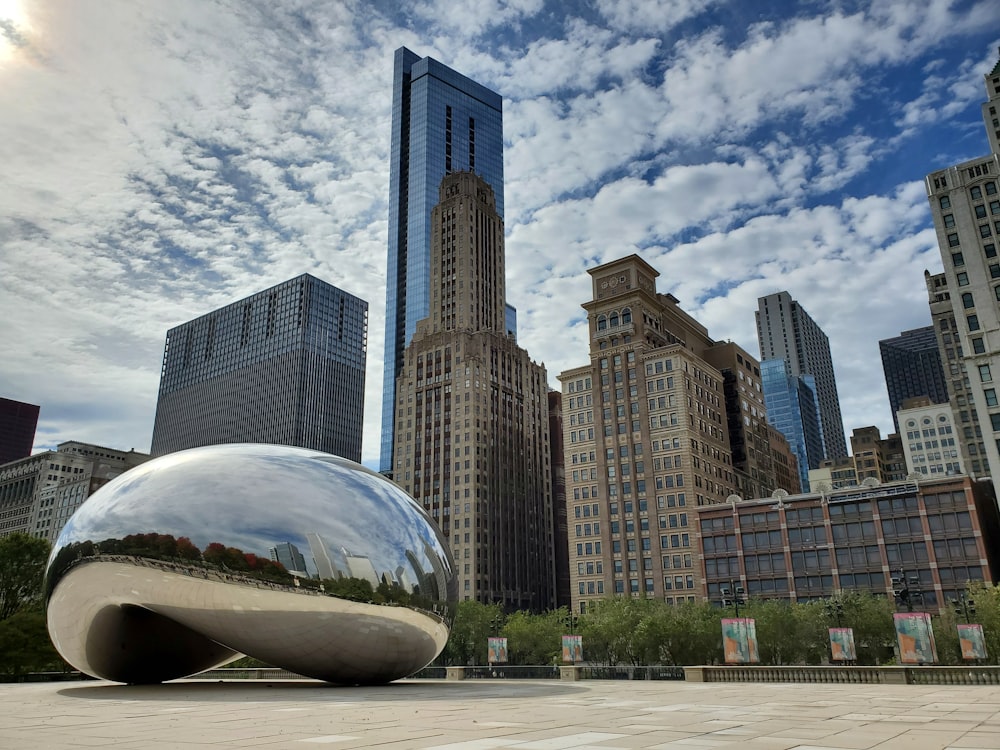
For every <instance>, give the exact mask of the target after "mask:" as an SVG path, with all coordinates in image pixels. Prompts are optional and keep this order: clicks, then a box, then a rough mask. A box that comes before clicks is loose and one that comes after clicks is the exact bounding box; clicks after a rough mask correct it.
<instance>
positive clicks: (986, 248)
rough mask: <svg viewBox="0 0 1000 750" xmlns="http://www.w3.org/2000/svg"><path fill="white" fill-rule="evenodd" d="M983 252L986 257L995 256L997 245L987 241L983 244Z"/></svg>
mask: <svg viewBox="0 0 1000 750" xmlns="http://www.w3.org/2000/svg"><path fill="white" fill-rule="evenodd" d="M983 252H984V253H985V254H986V257H987V258H995V257H997V246H996V245H994V244H993V243H992V242H988V243H986V244H985V245H983Z"/></svg>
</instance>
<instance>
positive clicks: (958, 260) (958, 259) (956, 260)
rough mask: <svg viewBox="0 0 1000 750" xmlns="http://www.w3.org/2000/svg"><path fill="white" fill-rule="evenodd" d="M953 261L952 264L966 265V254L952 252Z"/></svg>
mask: <svg viewBox="0 0 1000 750" xmlns="http://www.w3.org/2000/svg"><path fill="white" fill-rule="evenodd" d="M951 262H952V265H956V266H964V265H965V256H964V255H962V254H961V253H952V254H951Z"/></svg>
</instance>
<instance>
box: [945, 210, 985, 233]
mask: <svg viewBox="0 0 1000 750" xmlns="http://www.w3.org/2000/svg"><path fill="white" fill-rule="evenodd" d="M976 208H981V209H983V215H982V216H979V214H976V215H977V216H979V218H980V219H985V218H986V208H985V206H977V207H976ZM941 219H942V220H943V221H944V225H945V227H946V228H947V229H951V228H952V227H953V226H955V214H945V215H944V216H942V217H941Z"/></svg>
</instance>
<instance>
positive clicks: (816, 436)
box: [760, 359, 823, 492]
mask: <svg viewBox="0 0 1000 750" xmlns="http://www.w3.org/2000/svg"><path fill="white" fill-rule="evenodd" d="M788 370H789V368H788V363H787V362H785V360H783V359H767V360H764V361H763V362H761V363H760V380H761V385H762V386H763V389H764V404H765V406H767V421H768V422H769V423H770V424H771V425H772V426H773V427H775V428H776V429H777V430H779V431H780V432H781V434H782V435H784V436H785V439H786V440H787V441H788V445H789V446H791V449H792V452H793V453H794V454H795V459H796V461H798V464H799V479H800V481H801V483H802V491H803V492H808V491H809V469H816V468H819V462H820V461H822V460H823V429H822V427H821V423H820V418H819V406H818V399H817V398H816V381H815V380H814V379H813V376H812V375H792V374H791V373H790V372H789V371H788Z"/></svg>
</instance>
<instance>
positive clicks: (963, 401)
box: [901, 271, 989, 476]
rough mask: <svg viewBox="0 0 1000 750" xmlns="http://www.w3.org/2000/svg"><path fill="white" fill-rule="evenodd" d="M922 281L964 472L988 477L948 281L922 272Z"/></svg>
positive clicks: (981, 436)
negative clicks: (925, 285) (924, 285)
mask: <svg viewBox="0 0 1000 750" xmlns="http://www.w3.org/2000/svg"><path fill="white" fill-rule="evenodd" d="M924 281H925V282H926V284H927V303H928V306H929V307H930V310H931V321H932V322H933V324H934V333H935V335H936V336H937V342H938V352H939V353H940V355H941V367H942V369H943V370H944V379H945V385H946V386H947V387H948V403H949V404H950V405H951V409H952V412H953V413H954V415H955V439H956V442H957V443H958V448H959V451H960V453H961V462H962V466H963V471H964V472H965V473H968V474H972V475H973V476H983V475H985V474H988V473H989V464H988V463H987V461H986V446H985V445H984V444H983V432H982V429H981V428H980V426H979V415H978V413H977V412H976V405H975V400H974V398H973V396H972V382H971V381H970V380H969V373H968V372H966V369H965V359H964V357H963V356H962V344H961V341H960V339H959V329H958V321H957V320H956V318H955V310H954V308H953V307H952V303H951V292H950V291H949V290H948V277H947V276H946V275H945V274H943V273H935V274H932V273H930V272H929V271H924ZM901 429H902V428H901ZM907 432H912V430H903V433H904V434H905V433H907ZM907 437H908V438H909V436H907Z"/></svg>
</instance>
